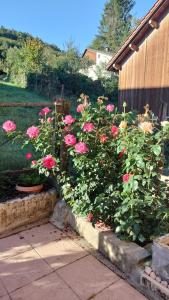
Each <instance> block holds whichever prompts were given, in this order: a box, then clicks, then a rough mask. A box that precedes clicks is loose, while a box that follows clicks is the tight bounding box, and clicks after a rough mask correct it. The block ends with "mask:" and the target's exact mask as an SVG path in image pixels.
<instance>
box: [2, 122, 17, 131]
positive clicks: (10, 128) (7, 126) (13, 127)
mask: <svg viewBox="0 0 169 300" xmlns="http://www.w3.org/2000/svg"><path fill="white" fill-rule="evenodd" d="M2 128H3V129H4V130H5V131H6V132H12V131H15V130H16V124H15V123H14V122H13V121H10V120H7V121H5V122H4V123H3V125H2Z"/></svg>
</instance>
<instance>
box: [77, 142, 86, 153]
mask: <svg viewBox="0 0 169 300" xmlns="http://www.w3.org/2000/svg"><path fill="white" fill-rule="evenodd" d="M75 151H76V153H81V154H84V153H87V152H88V151H89V148H88V147H87V145H86V144H85V143H84V142H79V143H77V144H76V145H75Z"/></svg>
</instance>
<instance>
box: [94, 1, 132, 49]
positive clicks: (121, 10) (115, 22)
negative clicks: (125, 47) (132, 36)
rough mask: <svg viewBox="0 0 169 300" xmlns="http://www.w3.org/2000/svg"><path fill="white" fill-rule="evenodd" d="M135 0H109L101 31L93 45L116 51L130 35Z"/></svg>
mask: <svg viewBox="0 0 169 300" xmlns="http://www.w3.org/2000/svg"><path fill="white" fill-rule="evenodd" d="M134 4H135V2H134V0H109V1H108V2H106V4H105V8H104V12H103V15H102V18H101V21H100V26H99V32H98V35H96V37H95V39H94V40H93V42H92V45H91V47H92V48H94V49H98V50H104V51H105V50H106V49H108V50H109V51H112V52H115V51H116V50H117V48H118V47H119V46H120V45H121V44H122V42H123V41H124V40H125V39H126V37H127V36H128V35H129V33H130V31H131V27H132V15H131V10H132V8H133V6H134Z"/></svg>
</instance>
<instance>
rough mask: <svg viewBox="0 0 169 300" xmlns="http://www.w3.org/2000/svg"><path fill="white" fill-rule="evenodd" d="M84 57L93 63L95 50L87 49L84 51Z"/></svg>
mask: <svg viewBox="0 0 169 300" xmlns="http://www.w3.org/2000/svg"><path fill="white" fill-rule="evenodd" d="M85 57H87V58H88V59H90V60H92V61H93V62H94V63H96V52H94V51H91V50H87V51H86V53H85Z"/></svg>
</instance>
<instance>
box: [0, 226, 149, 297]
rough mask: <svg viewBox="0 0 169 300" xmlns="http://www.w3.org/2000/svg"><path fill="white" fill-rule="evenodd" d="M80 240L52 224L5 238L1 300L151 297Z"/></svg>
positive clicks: (1, 242)
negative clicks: (112, 268) (95, 255)
mask: <svg viewBox="0 0 169 300" xmlns="http://www.w3.org/2000/svg"><path fill="white" fill-rule="evenodd" d="M79 241H80V237H78V236H76V235H75V233H74V232H71V231H70V230H65V231H60V230H58V229H56V228H55V227H54V226H53V225H51V224H49V223H48V224H45V225H41V226H37V227H34V228H32V229H29V230H25V231H22V232H21V233H18V234H14V235H12V236H9V237H6V238H3V239H0V300H46V299H47V300H79V299H81V300H87V299H93V300H103V299H104V300H113V299H116V300H146V298H145V297H144V296H143V295H141V294H140V293H139V292H138V291H136V290H135V289H134V288H133V287H131V286H130V285H129V284H128V283H127V282H126V281H125V280H123V279H121V278H120V277H119V276H118V275H116V274H115V273H114V272H112V271H111V270H110V269H109V268H107V267H106V266H105V265H104V264H103V263H101V262H100V261H99V260H98V259H97V258H96V257H94V256H93V255H92V254H91V252H88V251H87V250H86V248H85V247H83V245H82V244H81V243H80V242H79Z"/></svg>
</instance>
